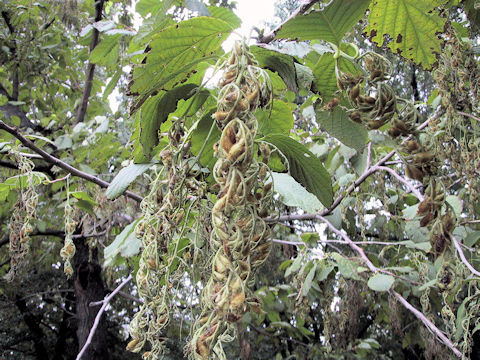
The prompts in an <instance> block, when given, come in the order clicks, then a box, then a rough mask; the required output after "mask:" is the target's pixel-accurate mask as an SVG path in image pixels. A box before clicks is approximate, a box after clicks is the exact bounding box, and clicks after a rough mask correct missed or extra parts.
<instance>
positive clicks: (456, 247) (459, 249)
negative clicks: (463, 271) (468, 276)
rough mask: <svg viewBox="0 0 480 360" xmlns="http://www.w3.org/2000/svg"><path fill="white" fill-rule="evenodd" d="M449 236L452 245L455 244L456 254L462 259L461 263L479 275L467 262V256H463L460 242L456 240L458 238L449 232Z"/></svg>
mask: <svg viewBox="0 0 480 360" xmlns="http://www.w3.org/2000/svg"><path fill="white" fill-rule="evenodd" d="M450 238H451V239H452V241H453V245H455V249H457V252H458V255H459V256H460V260H462V263H463V264H464V265H465V266H466V267H467V268H468V270H470V271H471V272H472V274H474V275H477V276H480V272H478V271H477V270H475V268H474V267H473V266H472V264H470V263H469V262H468V260H467V258H466V257H465V254H464V253H463V249H462V247H461V246H460V243H459V242H458V240H457V239H456V238H455V236H453V235H452V234H450Z"/></svg>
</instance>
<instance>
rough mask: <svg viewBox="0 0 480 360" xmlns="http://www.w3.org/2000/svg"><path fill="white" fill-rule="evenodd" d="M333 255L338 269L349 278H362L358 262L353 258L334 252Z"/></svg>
mask: <svg viewBox="0 0 480 360" xmlns="http://www.w3.org/2000/svg"><path fill="white" fill-rule="evenodd" d="M331 256H332V257H333V258H334V259H335V261H336V263H337V267H338V271H340V273H341V274H342V275H343V277H345V278H347V279H354V280H360V277H359V276H358V274H357V267H358V265H357V263H356V262H355V261H353V260H349V259H346V258H344V257H343V256H342V255H340V254H339V253H336V252H334V253H332V254H331Z"/></svg>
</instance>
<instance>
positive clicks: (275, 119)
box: [255, 100, 294, 135]
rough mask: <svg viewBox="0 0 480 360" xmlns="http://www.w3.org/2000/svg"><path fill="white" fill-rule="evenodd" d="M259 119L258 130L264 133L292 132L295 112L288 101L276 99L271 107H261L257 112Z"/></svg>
mask: <svg viewBox="0 0 480 360" xmlns="http://www.w3.org/2000/svg"><path fill="white" fill-rule="evenodd" d="M255 117H256V118H257V120H258V128H259V130H258V132H259V133H261V134H263V135H269V134H285V135H288V134H290V130H291V129H292V128H293V123H294V119H293V114H292V110H291V108H290V107H289V106H288V104H287V103H285V102H283V101H280V100H275V101H274V102H273V106H272V108H271V109H269V108H266V109H263V108H262V109H259V110H257V112H256V113H255Z"/></svg>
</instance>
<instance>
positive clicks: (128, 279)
mask: <svg viewBox="0 0 480 360" xmlns="http://www.w3.org/2000/svg"><path fill="white" fill-rule="evenodd" d="M130 280H132V275H131V274H130V275H128V277H127V278H126V279H125V280H123V281H122V283H121V284H120V285H118V286H117V288H116V289H115V290H113V291H112V293H111V294H110V295H108V296H106V297H105V299H103V301H102V302H103V304H102V307H101V308H100V310H98V313H97V316H95V321H94V322H93V326H92V328H91V329H90V333H89V334H88V338H87V341H85V344H83V347H82V350H80V352H79V353H78V355H77V358H76V360H80V359H81V358H82V356H83V354H84V353H85V351H86V350H87V348H88V345H90V343H91V342H92V339H93V335H95V331H96V330H97V327H98V324H99V323H100V318H101V317H102V315H103V313H104V311H105V308H106V307H107V305H108V303H109V302H110V300H112V298H113V297H114V296H115V295H116V294H117V293H118V292H119V291H120V290H121V289H122V287H124V286H125V285H127V283H128V282H129V281H130Z"/></svg>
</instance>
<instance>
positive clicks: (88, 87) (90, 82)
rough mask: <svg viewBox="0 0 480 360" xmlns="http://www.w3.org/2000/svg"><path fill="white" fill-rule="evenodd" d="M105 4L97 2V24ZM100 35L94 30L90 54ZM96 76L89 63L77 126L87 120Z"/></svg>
mask: <svg viewBox="0 0 480 360" xmlns="http://www.w3.org/2000/svg"><path fill="white" fill-rule="evenodd" d="M104 2H105V0H97V1H96V2H95V22H97V21H100V20H102V12H103V4H104ZM99 34H100V32H99V31H98V30H97V29H96V28H93V33H92V40H91V42H90V53H91V52H92V51H93V49H95V47H96V46H97V44H98V37H99ZM94 74H95V64H93V63H92V62H88V67H87V75H86V79H85V88H84V89H83V95H82V100H81V101H80V107H79V108H78V112H77V116H76V119H75V123H76V124H78V123H80V122H83V120H84V119H85V114H86V112H87V107H88V99H89V97H90V93H91V92H92V85H93V76H94Z"/></svg>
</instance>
